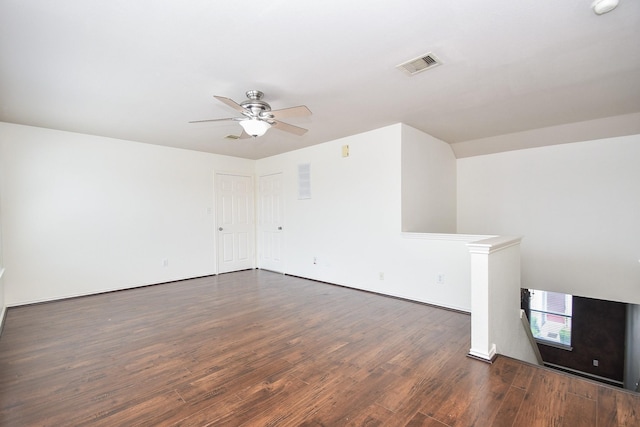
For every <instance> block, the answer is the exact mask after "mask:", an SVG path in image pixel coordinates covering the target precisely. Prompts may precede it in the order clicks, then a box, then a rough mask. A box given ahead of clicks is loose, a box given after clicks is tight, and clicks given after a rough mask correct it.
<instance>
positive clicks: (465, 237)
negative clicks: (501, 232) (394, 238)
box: [402, 231, 497, 242]
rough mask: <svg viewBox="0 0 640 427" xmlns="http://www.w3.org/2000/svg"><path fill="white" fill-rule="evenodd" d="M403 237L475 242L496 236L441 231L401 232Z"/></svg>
mask: <svg viewBox="0 0 640 427" xmlns="http://www.w3.org/2000/svg"><path fill="white" fill-rule="evenodd" d="M402 237H403V238H405V239H422V240H450V241H460V242H475V241H478V240H485V239H490V238H493V237H497V236H492V235H481V234H441V233H416V232H407V231H403V232H402Z"/></svg>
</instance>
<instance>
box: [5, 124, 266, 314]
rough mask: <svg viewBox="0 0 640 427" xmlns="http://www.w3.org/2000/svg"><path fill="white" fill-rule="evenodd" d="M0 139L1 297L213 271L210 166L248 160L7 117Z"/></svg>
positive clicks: (25, 298) (14, 300) (65, 292)
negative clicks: (0, 184) (45, 126)
mask: <svg viewBox="0 0 640 427" xmlns="http://www.w3.org/2000/svg"><path fill="white" fill-rule="evenodd" d="M0 144H2V147H1V148H2V159H1V162H2V163H1V166H2V180H3V182H4V187H3V191H2V194H1V197H2V199H1V206H2V239H3V247H4V254H3V257H4V265H5V267H6V271H5V277H4V281H5V298H6V299H5V301H6V303H7V305H15V304H22V303H29V302H35V301H43V300H49V299H56V298H63V297H69V296H76V295H84V294H90V293H96V292H102V291H108V290H114V289H121V288H127V287H133V286H139V285H147V284H152V283H160V282H166V281H172V280H178V279H183V278H188V277H197V276H203V275H209V274H214V273H216V257H215V253H216V252H215V243H214V216H213V214H212V213H209V211H208V210H209V209H211V212H215V209H213V207H214V199H213V194H214V193H213V178H214V172H215V171H218V170H219V171H235V172H245V173H253V166H254V161H250V160H244V159H237V158H232V157H226V156H218V155H214V154H208V153H201V152H195V151H188V150H180V149H175V148H168V147H160V146H154V145H148V144H141V143H135V142H131V141H122V140H116V139H109V138H101V137H95V136H88V135H81V134H75V133H69V132H62V131H55V130H48V129H41V128H34V127H28V126H19V125H13V124H7V123H0ZM164 259H168V261H169V264H168V266H167V267H164V266H163V260H164Z"/></svg>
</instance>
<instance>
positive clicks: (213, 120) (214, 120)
mask: <svg viewBox="0 0 640 427" xmlns="http://www.w3.org/2000/svg"><path fill="white" fill-rule="evenodd" d="M245 118H246V117H226V118H224V119H206V120H192V121H190V122H189V123H204V122H224V121H227V120H232V121H234V122H238V121H240V120H244V119H245Z"/></svg>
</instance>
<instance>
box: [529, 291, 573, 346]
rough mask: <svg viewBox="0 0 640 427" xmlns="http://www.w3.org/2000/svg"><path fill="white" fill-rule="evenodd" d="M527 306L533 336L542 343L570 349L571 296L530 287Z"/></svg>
mask: <svg viewBox="0 0 640 427" xmlns="http://www.w3.org/2000/svg"><path fill="white" fill-rule="evenodd" d="M529 307H530V310H531V319H530V320H529V322H530V324H531V333H532V334H533V336H534V338H535V339H536V340H537V341H539V342H541V343H543V344H551V345H555V346H559V347H562V348H567V349H570V348H571V316H572V311H573V297H572V296H571V295H567V294H561V293H558V292H549V291H538V290H534V289H532V290H531V300H530V303H529Z"/></svg>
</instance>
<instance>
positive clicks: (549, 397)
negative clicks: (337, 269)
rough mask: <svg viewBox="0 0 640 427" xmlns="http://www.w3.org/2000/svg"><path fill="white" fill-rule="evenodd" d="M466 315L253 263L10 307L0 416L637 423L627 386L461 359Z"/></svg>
mask: <svg viewBox="0 0 640 427" xmlns="http://www.w3.org/2000/svg"><path fill="white" fill-rule="evenodd" d="M469 332H470V317H469V316H467V315H465V314H460V313H455V312H451V311H447V310H442V309H438V308H434V307H430V306H426V305H423V304H417V303H412V302H408V301H402V300H399V299H394V298H388V297H384V296H379V295H374V294H371V293H366V292H360V291H356V290H352V289H347V288H342V287H338V286H331V285H327V284H323V283H318V282H313V281H308V280H304V279H299V278H294V277H289V276H282V275H279V274H275V273H269V272H265V271H257V270H253V271H242V272H237V273H229V274H224V275H220V276H214V277H207V278H200V279H194V280H187V281H183V282H176V283H169V284H163V285H157V286H150V287H145V288H139V289H133V290H127V291H120V292H113V293H107V294H102V295H95V296H89V297H83V298H76V299H69V300H64V301H57V302H51V303H46V304H38V305H32V306H24V307H15V308H10V309H9V310H8V313H7V318H6V323H5V328H4V331H3V333H2V336H1V337H0V425H2V426H32V425H34V426H35V425H37V426H43V425H46V426H81V425H92V426H206V425H215V426H227V425H228V426H300V425H301V426H347V425H354V426H357V425H366V426H560V425H564V426H639V425H640V396H638V395H635V394H631V393H627V392H625V391H622V390H617V389H614V388H611V387H608V386H604V385H599V384H596V383H594V382H590V381H588V380H584V379H580V378H577V377H572V376H568V375H564V374H561V373H557V372H554V371H551V370H548V369H545V368H539V367H535V366H531V365H528V364H525V363H521V362H518V361H516V360H513V359H509V358H506V357H498V359H497V360H496V362H495V363H494V364H492V365H489V364H486V363H483V362H480V361H477V360H473V359H471V358H468V357H466V355H467V353H468V351H469V343H470V337H469Z"/></svg>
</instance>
